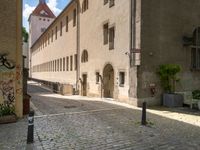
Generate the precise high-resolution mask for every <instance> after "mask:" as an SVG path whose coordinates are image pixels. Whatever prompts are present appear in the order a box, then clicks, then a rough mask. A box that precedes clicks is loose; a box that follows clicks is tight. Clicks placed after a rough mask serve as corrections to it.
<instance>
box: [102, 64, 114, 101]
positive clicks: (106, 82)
mask: <svg viewBox="0 0 200 150" xmlns="http://www.w3.org/2000/svg"><path fill="white" fill-rule="evenodd" d="M103 86H104V97H106V98H113V92H114V69H113V67H112V65H110V64H108V65H106V66H105V68H104V70H103Z"/></svg>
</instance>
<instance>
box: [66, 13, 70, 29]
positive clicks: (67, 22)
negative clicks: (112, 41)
mask: <svg viewBox="0 0 200 150" xmlns="http://www.w3.org/2000/svg"><path fill="white" fill-rule="evenodd" d="M68 26H69V20H68V16H66V32H68V28H69V27H68Z"/></svg>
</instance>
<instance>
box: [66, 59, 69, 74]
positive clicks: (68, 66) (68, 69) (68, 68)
mask: <svg viewBox="0 0 200 150" xmlns="http://www.w3.org/2000/svg"><path fill="white" fill-rule="evenodd" d="M66 61H67V65H66V67H67V68H66V70H67V71H69V57H67V59H66Z"/></svg>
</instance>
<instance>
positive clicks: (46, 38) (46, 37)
mask: <svg viewBox="0 0 200 150" xmlns="http://www.w3.org/2000/svg"><path fill="white" fill-rule="evenodd" d="M45 47H47V36H45Z"/></svg>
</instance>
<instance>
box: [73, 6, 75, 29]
mask: <svg viewBox="0 0 200 150" xmlns="http://www.w3.org/2000/svg"><path fill="white" fill-rule="evenodd" d="M73 26H76V9H74V11H73Z"/></svg>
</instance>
